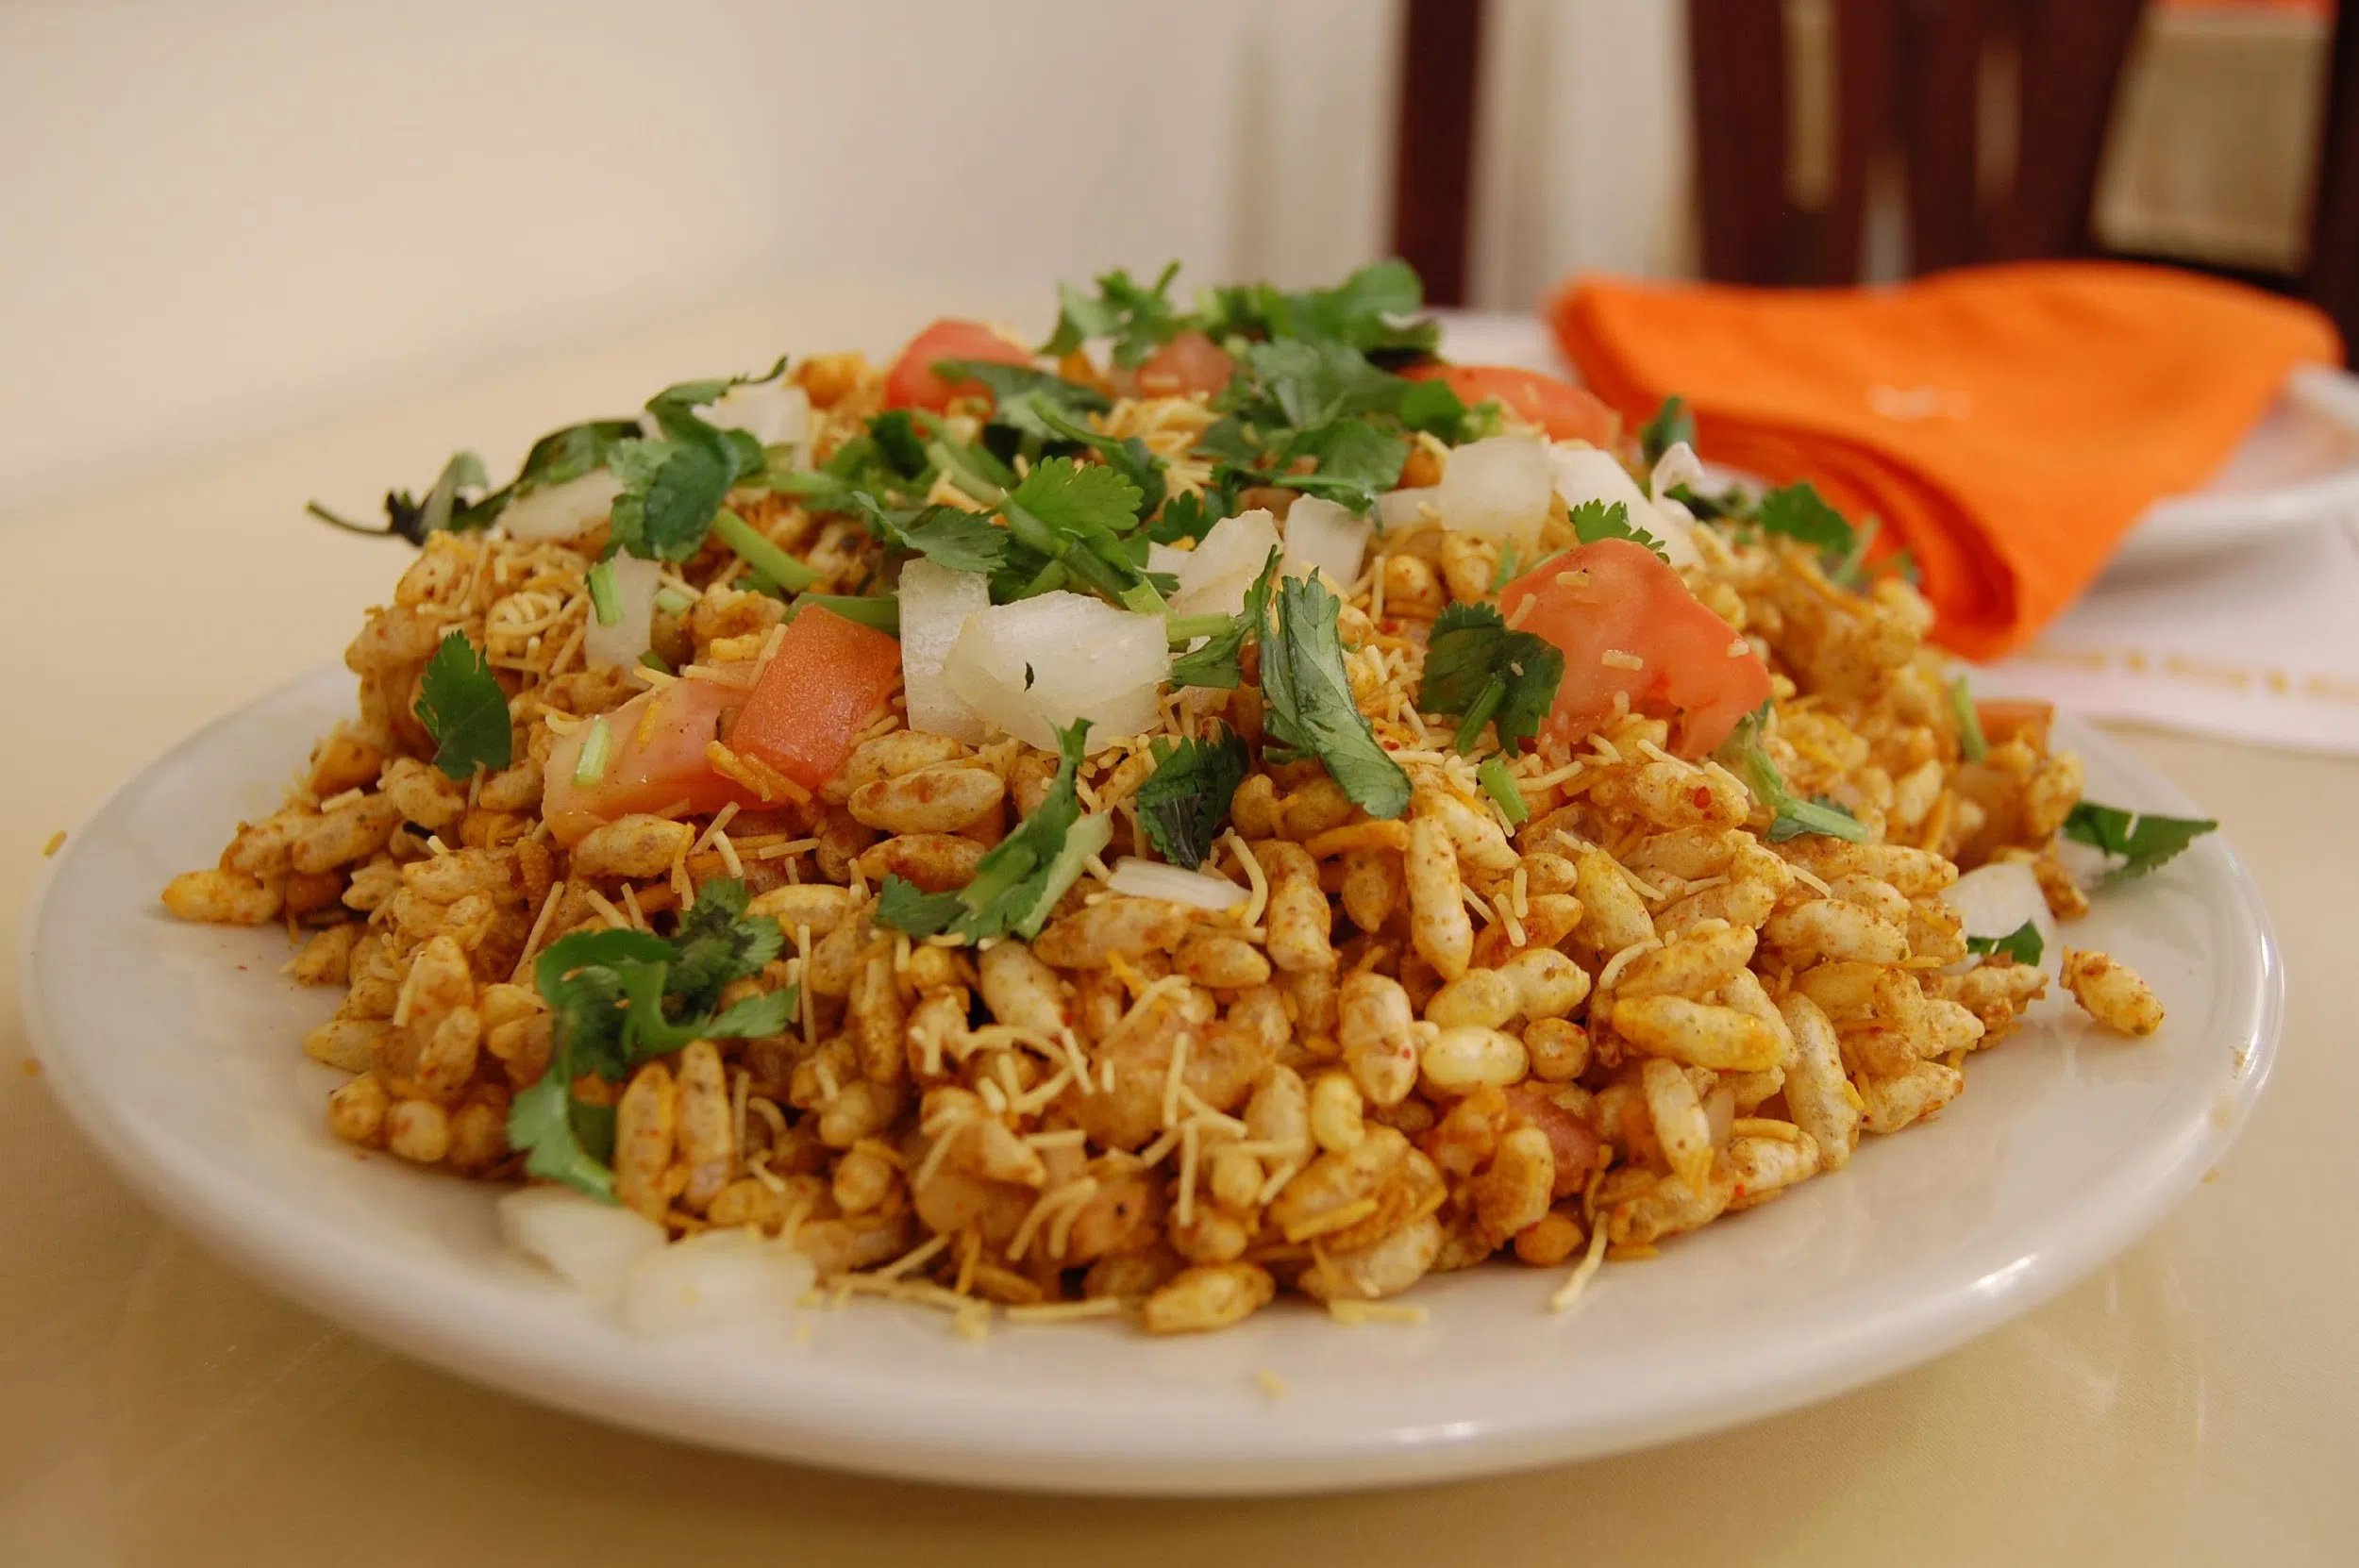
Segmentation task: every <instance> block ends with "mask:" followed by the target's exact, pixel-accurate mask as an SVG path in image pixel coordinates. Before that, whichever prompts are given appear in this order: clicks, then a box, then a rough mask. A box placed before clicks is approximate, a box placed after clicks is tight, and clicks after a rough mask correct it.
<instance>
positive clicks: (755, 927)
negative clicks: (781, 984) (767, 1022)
mask: <svg viewBox="0 0 2359 1568" xmlns="http://www.w3.org/2000/svg"><path fill="white" fill-rule="evenodd" d="M745 904H746V892H745V883H743V882H741V881H737V880H735V879H734V878H729V877H716V878H715V879H713V880H712V881H710V882H707V883H706V884H705V885H704V886H703V887H702V888H701V889H699V890H698V892H697V893H696V902H695V903H694V904H692V905H690V906H689V907H688V912H687V913H686V914H684V915H682V916H680V921H679V927H678V930H676V931H674V932H673V933H672V944H673V945H674V946H675V947H677V948H678V949H679V959H678V961H677V962H676V963H674V964H673V966H672V973H671V980H670V985H669V987H668V990H669V991H670V993H672V994H673V995H674V996H676V997H677V998H678V1000H679V1002H680V1005H681V1006H682V1007H684V1008H685V1009H688V1010H689V1011H691V1012H699V1013H701V1012H710V1011H711V1010H712V1009H715V1008H717V1007H719V1006H720V1004H721V988H722V987H724V986H726V985H728V983H729V982H730V981H731V980H737V979H743V978H745V976H749V975H757V974H760V973H761V966H762V965H764V964H766V963H768V962H769V961H770V960H771V959H775V958H777V957H778V949H779V948H780V947H781V946H783V945H784V943H785V933H784V932H783V931H781V930H780V929H779V928H778V922H777V921H775V920H768V919H756V920H747V919H746V918H745ZM764 1032H767V1031H764Z"/></svg>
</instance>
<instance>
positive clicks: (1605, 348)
mask: <svg viewBox="0 0 2359 1568" xmlns="http://www.w3.org/2000/svg"><path fill="white" fill-rule="evenodd" d="M1548 314H1549V319H1550V322H1551V324H1552V325H1554V327H1555V329H1556V333H1557V336H1558V338H1559V339H1560V340H1561V341H1562V342H1563V343H1564V350H1565V352H1566V354H1568V355H1569V356H1570V357H1571V359H1572V360H1573V362H1574V364H1576V365H1578V366H1579V367H1580V369H1581V375H1582V377H1583V379H1585V380H1586V381H1587V382H1588V383H1589V385H1590V387H1591V388H1592V389H1593V390H1594V391H1596V392H1597V393H1598V395H1599V396H1601V397H1603V398H1604V399H1605V400H1606V401H1607V402H1609V403H1611V404H1613V405H1614V407H1615V408H1616V409H1619V410H1620V411H1621V413H1622V416H1623V418H1624V419H1626V420H1629V421H1631V422H1632V423H1633V424H1634V423H1636V422H1639V421H1643V420H1645V419H1647V418H1648V417H1649V416H1651V415H1652V414H1653V412H1654V411H1655V409H1656V408H1657V407H1658V406H1659V405H1660V404H1661V403H1662V401H1663V399H1664V398H1665V396H1667V395H1669V394H1671V393H1674V392H1676V393H1679V394H1680V395H1681V396H1683V397H1684V398H1686V400H1687V404H1688V407H1689V408H1690V409H1692V410H1693V411H1694V413H1695V416H1696V424H1697V431H1698V447H1699V448H1700V449H1701V450H1702V451H1703V452H1704V453H1705V454H1707V455H1708V456H1709V457H1710V458H1711V459H1713V460H1714V461H1715V462H1718V463H1725V464H1727V465H1728V466H1730V467H1732V468H1736V469H1741V470H1745V471H1748V472H1750V473H1753V474H1756V475H1760V476H1761V477H1763V478H1765V479H1766V480H1769V481H1770V482H1772V483H1776V484H1787V483H1791V482H1793V481H1794V480H1797V479H1808V480H1811V481H1812V482H1813V483H1815V485H1816V486H1817V487H1818V490H1819V492H1820V493H1821V494H1823V495H1825V496H1826V498H1827V499H1828V500H1829V501H1831V502H1832V503H1833V504H1834V506H1835V507H1837V508H1838V509H1841V510H1842V511H1843V512H1844V513H1846V514H1847V515H1848V516H1849V517H1850V518H1851V519H1852V520H1853V521H1854V522H1857V521H1860V520H1861V519H1864V518H1865V517H1869V516H1873V517H1875V518H1878V519H1879V520H1881V522H1882V539H1883V540H1884V541H1885V542H1886V543H1887V545H1888V546H1895V547H1897V546H1906V547H1907V548H1908V550H1909V551H1910V552H1911V553H1912V554H1913V555H1914V556H1915V557H1916V562H1917V565H1918V567H1919V568H1920V570H1921V571H1922V573H1923V575H1924V589H1925V592H1926V595H1927V596H1928V597H1929V598H1930V599H1932V603H1933V608H1934V609H1935V610H1936V612H1937V614H1938V617H1939V619H1938V622H1937V625H1936V630H1935V636H1936V637H1937V638H1939V640H1940V641H1942V642H1945V643H1947V644H1948V645H1949V646H1950V647H1951V648H1954V649H1956V650H1957V651H1958V652H1960V653H1962V654H1965V655H1966V656H1967V657H1968V658H1972V659H1993V658H1997V657H1999V655H2002V654H2005V653H2009V652H2011V651H2013V650H2015V649H2016V648H2017V647H2019V646H2021V645H2022V644H2023V643H2025V642H2028V641H2030V639H2031V638H2032V637H2033V634H2034V633H2036V632H2037V631H2038V630H2039V629H2040V628H2041V627H2042V626H2046V625H2047V624H2048V623H2049V621H2051V620H2053V619H2054V618H2055V616H2056V615H2057V614H2058V613H2059V612H2061V611H2062V610H2063V609H2065V607H2066V605H2068V604H2069V603H2071V601H2072V600H2073V598H2074V597H2075V596H2076V595H2077V594H2078V593H2079V592H2081V591H2082V589H2083V588H2085V587H2086V586H2087V585H2088V584H2089V582H2090V581H2091V580H2092V579H2093V578H2095V576H2096V575H2097V574H2098V571H2099V570H2100V568H2101V567H2102V566H2103V565H2104V563H2105V559H2106V558H2107V557H2108V556H2109V555H2111V554H2112V552H2113V548H2114V546H2115V544H2116V542H2118V541H2119V540H2120V538H2121V536H2122V535H2123V534H2124V533H2126V532H2127V531H2128V530H2129V528H2130V526H2131V525H2133V523H2135V522H2136V521H2137V518H2138V515H2139V514H2140V513H2141V512H2143V511H2144V510H2145V509H2147V507H2148V506H2150V505H2151V504H2152V503H2153V502H2155V501H2157V500H2159V499H2161V498H2162V497H2164V496H2166V495H2171V494H2175V493H2178V492H2183V491H2187V490H2192V489H2194V488H2196V487H2197V486H2199V485H2200V484H2202V483H2203V482H2204V480H2206V479H2207V478H2209V477H2210V476H2211V475H2212V474H2213V472H2214V471H2215V470H2217V468H2218V467H2219V465H2220V463H2221V462H2222V461H2223V460H2224V459H2226V458H2227V456H2228V455H2229V453H2230V452H2231V451H2233V450H2234V447H2235V445H2236V443H2237V442H2238V441H2239V440H2240V439H2242V437H2243V436H2244V434H2245V432H2246V431H2247V430H2248V429H2250V427H2251V425H2253V423H2254V422H2255V421H2256V420H2258V419H2259V418H2260V416H2261V415H2262V414H2263V413H2264V412H2265V411H2267V408H2268V406H2269V402H2270V400H2271V399H2272V398H2273V397H2275V396H2276V394H2277V392H2278V388H2279V386H2280V385H2281V384H2282V383H2283V382H2284V378H2285V374H2286V372H2287V371H2289V370H2290V369H2292V368H2293V367H2294V366H2296V365H2298V364H2301V363H2304V362H2306V361H2313V360H2316V361H2323V362H2326V363H2330V364H2332V363H2335V362H2338V361H2339V359H2340V358H2341V348H2340V345H2339V343H2338V342H2337V341H2336V339H2335V335H2334V328H2333V327H2332V326H2331V325H2328V323H2327V321H2326V319H2325V318H2324V317H2323V316H2321V315H2320V314H2318V312H2317V311H2315V310H2313V309H2310V308H2309V307H2307V306H2304V305H2300V304H2296V303H2294V302H2292V301H2289V300H2284V299H2279V298H2277V297H2275V296H2273V295H2269V294H2265V293H2262V292H2259V291H2257V290H2252V289H2247V288H2244V287H2242V286H2240V285H2237V284H2233V283H2224V282H2220V281H2217V280H2216V279H2212V278H2207V277H2202V276H2199V275H2195V274H2192V273H2183V272H2175V271H2171V270H2168V269H2166V268H2159V267H2140V266H2132V265H2128V264H2125V263H2116V262H2089V261H2044V262H2020V263H2012V264H2008V265H2004V266H1992V267H1975V268H1966V269H1962V270H1960V271H1957V272H1950V273H1943V274H1939V275H1934V276H1932V277H1928V278H1924V279H1920V280H1918V281H1916V282H1913V283H1907V284H1902V285H1899V286H1897V287H1891V288H1863V289H1810V290H1771V289H1745V288H1733V287H1726V286H1721V285H1714V284H1704V285H1652V284H1636V283H1625V282H1618V281H1609V280H1604V279H1587V278H1584V279H1578V280H1576V281H1574V282H1573V283H1572V284H1570V285H1568V286H1567V287H1566V288H1565V289H1564V291H1563V292H1560V293H1559V294H1558V295H1557V297H1556V298H1555V300H1554V301H1553V302H1552V303H1551V305H1550V307H1549V311H1548Z"/></svg>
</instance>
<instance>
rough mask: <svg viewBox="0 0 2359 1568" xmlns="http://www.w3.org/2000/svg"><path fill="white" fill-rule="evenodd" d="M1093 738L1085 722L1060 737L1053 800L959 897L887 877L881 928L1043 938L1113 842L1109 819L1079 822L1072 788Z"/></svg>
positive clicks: (995, 852) (982, 863)
mask: <svg viewBox="0 0 2359 1568" xmlns="http://www.w3.org/2000/svg"><path fill="white" fill-rule="evenodd" d="M1088 733H1089V721H1088V720H1086V719H1082V720H1078V721H1076V722H1075V724H1074V725H1073V727H1072V728H1070V729H1066V730H1062V731H1060V732H1059V733H1058V736H1057V750H1058V754H1059V761H1058V765H1057V776H1056V777H1055V778H1053V779H1051V780H1050V781H1049V785H1048V793H1047V794H1046V796H1044V797H1043V798H1042V800H1041V803H1040V804H1039V805H1038V806H1035V807H1033V808H1032V809H1031V811H1030V813H1029V815H1027V816H1026V817H1025V819H1024V821H1023V822H1022V823H1020V824H1019V825H1017V826H1016V829H1015V831H1014V832H1012V833H1010V834H1009V835H1008V836H1007V837H1006V838H1004V839H1002V840H1000V841H999V842H997V843H996V844H995V845H993V846H992V848H991V851H990V852H989V853H988V854H986V855H985V856H984V857H983V858H982V859H981V860H979V861H978V862H977V863H976V866H975V876H974V878H973V880H971V881H969V882H968V883H967V884H966V886H965V887H963V888H962V889H960V890H959V891H958V892H919V891H918V890H917V889H916V888H915V887H913V886H912V885H911V884H910V883H908V882H906V881H903V880H902V879H901V878H900V877H898V876H886V877H885V880H884V886H883V888H882V890H881V892H880V895H879V897H878V900H877V910H876V918H877V920H878V923H879V924H881V925H884V926H891V927H893V928H894V929H895V930H898V931H906V932H908V933H909V934H910V935H911V936H913V937H930V936H935V935H939V934H942V933H945V932H947V933H949V934H950V935H953V936H956V937H958V938H960V939H961V940H962V941H965V942H979V941H981V940H982V939H984V938H986V937H998V936H1005V935H1007V934H1008V933H1009V932H1011V931H1012V932H1014V933H1015V934H1016V935H1017V936H1020V937H1023V938H1025V939H1026V940H1027V941H1029V940H1030V939H1031V938H1033V937H1035V936H1038V935H1039V934H1040V928H1041V926H1042V925H1043V924H1044V923H1046V920H1047V919H1048V911H1049V910H1050V909H1054V908H1055V907H1056V903H1057V900H1058V899H1060V898H1062V896H1064V891H1065V889H1067V888H1069V887H1071V886H1072V885H1073V883H1074V879H1075V878H1076V877H1078V876H1080V875H1081V867H1082V866H1083V865H1084V864H1085V863H1086V862H1087V861H1088V859H1089V858H1090V857H1091V856H1092V855H1095V854H1096V853H1097V852H1098V851H1099V850H1101V849H1103V848H1105V847H1106V844H1107V842H1108V841H1109V840H1110V839H1112V838H1113V823H1112V822H1111V821H1109V820H1108V819H1107V818H1106V817H1103V816H1093V817H1084V816H1082V815H1081V797H1080V795H1079V792H1077V791H1076V790H1075V788H1074V779H1075V776H1076V774H1077V772H1078V771H1079V768H1080V765H1081V759H1082V757H1083V756H1084V755H1085V738H1086V737H1087V735H1088Z"/></svg>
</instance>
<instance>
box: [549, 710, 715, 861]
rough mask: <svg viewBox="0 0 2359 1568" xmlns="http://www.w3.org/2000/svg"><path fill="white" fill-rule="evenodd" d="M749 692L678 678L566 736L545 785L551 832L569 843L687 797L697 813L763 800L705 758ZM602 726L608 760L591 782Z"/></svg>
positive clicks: (689, 806)
mask: <svg viewBox="0 0 2359 1568" xmlns="http://www.w3.org/2000/svg"><path fill="white" fill-rule="evenodd" d="M745 697H746V688H745V687H743V686H730V685H728V684H727V683H725V682H722V681H717V680H676V681H673V682H671V683H670V684H669V685H665V686H660V687H658V688H656V690H654V691H652V692H642V693H640V694H639V695H638V696H635V697H633V698H631V699H630V701H628V702H627V703H625V704H623V706H622V707H620V708H618V709H614V710H613V711H612V712H611V713H608V714H605V715H603V716H602V717H601V718H599V719H596V720H594V721H592V722H591V723H590V724H586V725H583V726H581V727H580V728H578V729H577V730H575V731H574V732H573V733H572V734H570V735H567V736H565V737H563V738H562V739H560V741H559V742H557V746H556V749H555V750H553V751H551V752H550V753H549V760H548V765H547V766H546V768H545V769H544V782H543V784H542V786H541V815H542V816H543V817H544V818H546V819H547V821H548V825H549V831H550V832H551V833H552V834H554V835H556V838H557V842H560V843H561V844H565V845H567V846H569V847H570V846H571V845H573V844H574V843H576V842H579V841H580V839H581V836H582V835H583V834H585V833H587V832H589V831H590V830H591V829H592V828H594V827H596V826H600V825H601V824H604V823H610V822H612V821H614V820H615V819H616V818H617V817H627V816H629V815H630V814H631V813H632V812H634V811H661V810H665V809H669V808H671V807H675V806H679V805H682V804H683V803H684V804H685V805H686V807H687V809H688V810H689V812H690V814H692V815H695V816H704V815H708V814H710V813H711V812H713V811H717V810H719V809H721V808H722V807H724V806H726V805H728V803H729V802H730V801H736V802H737V803H738V804H739V805H740V806H753V805H757V804H759V801H758V800H757V798H756V797H755V796H754V795H752V794H751V793H749V792H746V791H745V790H744V789H742V788H740V787H739V786H738V785H736V784H734V783H732V782H730V781H729V780H728V779H727V778H724V777H723V776H720V775H719V774H717V773H714V772H713V771H712V765H711V763H710V762H708V761H706V759H705V747H706V746H707V745H708V744H710V743H711V742H714V741H717V740H719V739H720V738H721V734H722V732H723V730H724V729H726V728H727V727H728V722H729V719H730V716H731V715H732V714H734V713H735V712H736V711H737V709H740V708H742V707H744V706H745ZM599 724H604V725H605V726H606V764H605V766H604V767H602V768H600V769H599V770H598V772H597V775H596V776H595V777H594V778H592V779H591V780H590V781H589V782H587V783H583V782H579V781H578V780H577V778H576V774H577V772H578V770H579V769H580V766H581V754H582V750H583V748H584V747H585V746H587V745H588V744H589V742H590V737H591V734H592V732H593V730H594V728H595V727H596V726H597V725H599Z"/></svg>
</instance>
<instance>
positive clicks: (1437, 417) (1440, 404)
mask: <svg viewBox="0 0 2359 1568" xmlns="http://www.w3.org/2000/svg"><path fill="white" fill-rule="evenodd" d="M1399 414H1400V422H1401V423H1402V424H1403V425H1407V426H1408V427H1409V428H1410V429H1412V430H1424V431H1426V432H1428V433H1430V434H1431V435H1434V436H1438V437H1440V438H1441V439H1442V440H1443V441H1446V442H1448V443H1449V444H1450V445H1452V446H1464V444H1465V443H1466V442H1470V441H1481V439H1482V438H1483V437H1485V436H1496V435H1497V434H1498V433H1499V426H1500V419H1501V409H1500V408H1499V406H1498V404H1497V403H1496V402H1487V401H1486V402H1482V403H1477V404H1475V405H1474V406H1473V407H1471V408H1469V407H1468V406H1467V404H1466V401H1465V399H1464V398H1462V397H1460V396H1459V395H1458V392H1457V390H1456V389H1455V388H1453V387H1451V385H1450V384H1449V383H1448V382H1447V381H1444V380H1442V379H1440V378H1438V377H1436V378H1435V379H1433V380H1430V381H1412V382H1411V383H1410V384H1409V390H1408V391H1407V392H1403V393H1401V394H1400V407H1399Z"/></svg>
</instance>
